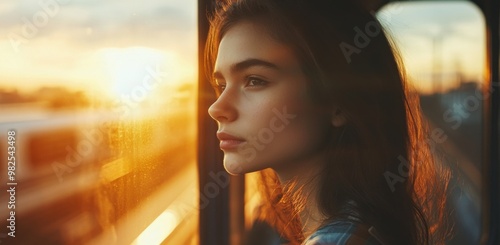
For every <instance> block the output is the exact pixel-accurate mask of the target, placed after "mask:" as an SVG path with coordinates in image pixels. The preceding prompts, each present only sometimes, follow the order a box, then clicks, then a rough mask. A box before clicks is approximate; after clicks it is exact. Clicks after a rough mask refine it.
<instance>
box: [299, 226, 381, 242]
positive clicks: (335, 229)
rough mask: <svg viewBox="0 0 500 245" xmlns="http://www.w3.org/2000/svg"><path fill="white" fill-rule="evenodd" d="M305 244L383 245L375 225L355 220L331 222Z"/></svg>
mask: <svg viewBox="0 0 500 245" xmlns="http://www.w3.org/2000/svg"><path fill="white" fill-rule="evenodd" d="M303 245H383V243H382V242H381V241H380V238H378V236H377V234H376V232H375V229H374V228H373V226H368V225H366V224H363V223H358V222H354V221H346V220H337V221H333V222H330V223H328V224H326V225H324V226H322V227H321V228H319V229H318V230H317V231H316V232H314V233H313V234H312V235H311V236H309V237H308V238H307V239H306V240H305V241H304V243H303Z"/></svg>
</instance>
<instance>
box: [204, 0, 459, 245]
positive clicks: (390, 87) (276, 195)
mask: <svg viewBox="0 0 500 245" xmlns="http://www.w3.org/2000/svg"><path fill="white" fill-rule="evenodd" d="M219 4H220V6H218V9H217V11H216V12H215V13H214V14H213V16H210V19H211V26H210V30H209V35H208V39H207V44H206V49H205V59H206V60H205V65H206V70H207V71H212V70H213V67H214V63H215V60H216V58H217V52H218V47H219V43H220V41H221V39H222V37H223V36H224V34H225V33H226V32H227V31H228V30H229V29H230V28H231V27H233V26H234V25H235V24H236V23H238V22H240V21H252V22H254V23H256V24H261V25H262V26H263V27H264V28H266V30H267V31H268V33H269V35H271V36H272V37H273V38H274V39H276V40H277V41H279V42H281V43H283V44H285V45H288V46H289V47H291V48H292V49H293V50H294V52H295V55H296V57H297V58H298V60H300V61H301V66H302V69H303V71H304V72H305V74H306V75H307V76H308V77H309V80H310V85H309V88H310V93H311V96H312V98H315V99H316V100H317V102H318V105H319V106H325V107H329V106H330V107H331V106H336V107H338V108H340V109H341V111H342V113H343V114H344V115H345V116H346V118H347V123H346V124H345V125H343V126H342V127H339V128H335V129H334V130H333V131H332V135H331V139H330V146H329V157H330V161H329V162H328V163H327V164H325V165H324V168H323V169H322V171H321V173H320V176H318V178H317V184H316V190H317V193H315V194H316V195H317V200H318V208H319V209H320V211H321V212H322V213H323V215H324V216H325V217H327V219H326V220H325V221H324V223H327V222H329V221H331V220H334V219H350V218H351V217H355V218H356V219H358V220H361V221H362V222H363V223H366V224H370V225H373V226H374V227H376V229H377V231H378V233H380V234H381V235H382V237H383V238H384V240H385V242H386V243H387V244H405V245H417V244H419V245H420V244H442V243H444V241H445V239H446V238H447V236H448V235H449V233H448V231H449V227H448V226H447V225H446V223H447V222H446V221H447V220H446V217H447V215H446V214H445V204H446V195H445V194H446V189H447V183H448V180H449V177H450V176H449V171H448V170H447V169H446V168H444V167H443V166H441V165H440V164H439V162H438V161H437V160H436V159H435V158H434V157H433V154H432V152H431V150H430V148H429V145H428V144H427V143H425V142H426V139H428V138H427V137H428V135H427V126H426V124H425V122H424V121H423V120H422V117H421V114H420V108H419V102H418V97H417V95H416V93H414V92H409V91H410V89H409V87H408V85H407V84H406V83H405V79H404V72H403V70H404V69H403V67H402V64H401V62H400V61H399V57H398V56H397V53H396V52H394V50H395V49H394V47H393V45H392V43H391V42H390V41H389V39H388V38H387V36H386V34H385V33H384V31H383V28H382V26H381V25H380V24H379V22H378V21H377V20H376V18H375V17H374V16H372V15H371V14H370V13H369V12H368V11H367V10H365V9H364V8H363V7H361V6H359V5H357V4H356V2H355V1H352V0H335V1H333V0H330V1H327V0H274V1H271V0H238V1H226V2H219ZM359 32H362V33H363V34H364V35H365V38H364V39H362V40H361V41H364V42H363V43H360V39H359V38H360V37H359V36H358V37H357V38H358V39H357V40H356V35H362V34H359ZM210 79H211V78H210ZM261 173H262V181H261V182H262V186H263V188H262V196H263V198H264V201H263V203H262V207H261V216H260V217H261V218H262V219H264V220H265V221H267V222H268V223H269V224H271V225H273V226H274V227H275V228H276V229H277V230H278V231H279V232H280V234H281V235H282V236H284V237H285V238H287V239H288V240H289V241H290V242H291V244H300V243H301V242H302V241H303V240H304V236H303V234H302V230H301V228H302V225H301V223H300V220H299V218H298V213H299V211H300V210H301V208H302V205H304V202H303V200H299V199H297V198H296V196H297V194H296V193H294V192H292V191H290V190H294V191H296V190H297V188H291V187H290V186H287V185H282V184H281V183H279V181H278V179H277V176H276V174H275V173H274V172H273V171H270V170H264V171H261ZM299 189H300V187H299Z"/></svg>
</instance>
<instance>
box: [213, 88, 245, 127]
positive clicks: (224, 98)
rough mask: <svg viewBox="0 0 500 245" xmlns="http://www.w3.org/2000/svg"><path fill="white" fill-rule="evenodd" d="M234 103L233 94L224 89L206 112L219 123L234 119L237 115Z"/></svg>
mask: <svg viewBox="0 0 500 245" xmlns="http://www.w3.org/2000/svg"><path fill="white" fill-rule="evenodd" d="M235 103H236V101H235V98H234V96H231V94H229V93H228V91H227V90H226V91H224V92H222V93H221V95H220V96H219V98H217V100H216V101H215V102H214V103H213V104H212V105H211V106H210V107H209V108H208V114H209V115H210V116H211V117H212V118H213V119H214V120H216V121H217V122H219V123H223V122H231V121H234V120H236V118H237V117H238V112H237V110H236V108H235Z"/></svg>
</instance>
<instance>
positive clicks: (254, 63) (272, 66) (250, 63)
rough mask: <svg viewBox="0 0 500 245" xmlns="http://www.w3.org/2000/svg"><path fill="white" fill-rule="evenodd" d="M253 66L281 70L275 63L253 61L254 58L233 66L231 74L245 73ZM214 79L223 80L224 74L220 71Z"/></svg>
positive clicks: (259, 60)
mask: <svg viewBox="0 0 500 245" xmlns="http://www.w3.org/2000/svg"><path fill="white" fill-rule="evenodd" d="M253 66H260V67H264V68H270V69H274V70H280V69H279V67H278V66H277V65H276V64H274V63H271V62H269V61H265V60H261V59H253V58H252V59H246V60H244V61H241V62H238V63H236V64H233V65H231V68H230V72H231V73H238V72H241V71H244V70H246V69H248V68H250V67H253ZM213 77H214V78H215V79H222V78H223V76H222V73H220V72H219V71H215V72H214V74H213Z"/></svg>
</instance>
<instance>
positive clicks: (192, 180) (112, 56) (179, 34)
mask: <svg viewBox="0 0 500 245" xmlns="http://www.w3.org/2000/svg"><path fill="white" fill-rule="evenodd" d="M196 11H197V6H196V1H194V0H187V1H186V0H182V1H181V0H146V1H131V0H126V1H120V0H109V1H95V0H22V1H17V0H7V1H1V2H0V25H1V28H0V54H1V58H0V163H1V165H0V166H1V167H0V175H1V178H0V181H1V182H2V184H1V186H3V187H2V188H3V190H2V192H3V193H9V198H10V199H9V200H7V199H6V198H2V199H1V200H0V217H1V219H2V220H3V221H2V222H1V223H2V224H3V225H2V227H3V228H1V229H0V243H2V244H137V245H140V244H160V243H161V242H162V241H164V243H165V244H189V243H190V242H193V241H195V240H196V236H195V235H196V234H197V224H196V222H197V215H198V212H197V210H198V208H197V203H198V200H197V197H198V195H197V176H196V164H195V161H196V142H195V140H196V134H197V132H196V98H197V92H196V91H197V89H196V82H197V52H198V51H197V47H198V43H197V19H196V16H197V12H196ZM6 191H9V192H6ZM3 197H5V196H3ZM6 227H7V228H6ZM14 236H15V237H14Z"/></svg>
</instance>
